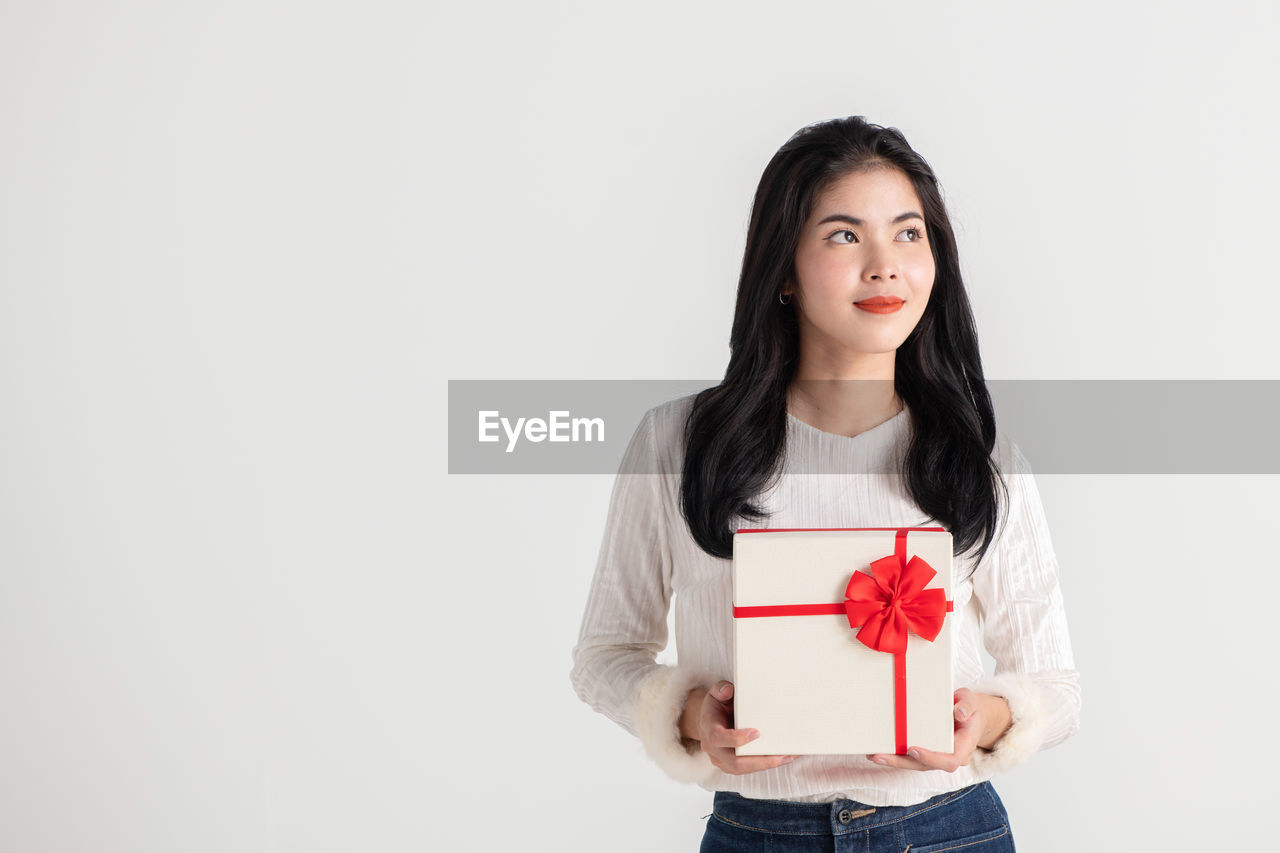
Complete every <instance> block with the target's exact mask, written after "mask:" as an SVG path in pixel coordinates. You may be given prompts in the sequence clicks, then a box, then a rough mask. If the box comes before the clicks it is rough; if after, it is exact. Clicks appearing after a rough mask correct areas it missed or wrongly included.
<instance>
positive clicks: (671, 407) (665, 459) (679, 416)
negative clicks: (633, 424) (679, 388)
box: [644, 391, 701, 473]
mask: <svg viewBox="0 0 1280 853" xmlns="http://www.w3.org/2000/svg"><path fill="white" fill-rule="evenodd" d="M699 393H701V392H699V391H695V392H693V393H692V394H685V395H684V396H681V397H676V398H674V399H671V400H667V401H666V402H663V403H659V404H658V405H656V406H653V407H651V408H650V409H649V410H648V411H646V412H645V414H644V419H645V420H646V421H648V422H649V424H650V427H651V429H652V430H653V432H652V441H653V444H654V448H655V450H656V452H657V454H658V460H659V464H660V467H661V468H662V469H663V470H664V471H666V472H669V473H670V472H676V471H679V470H680V469H681V467H682V464H683V460H684V428H685V423H686V421H688V419H689V412H690V411H692V409H693V401H694V399H695V398H696V397H697V396H698V394H699Z"/></svg>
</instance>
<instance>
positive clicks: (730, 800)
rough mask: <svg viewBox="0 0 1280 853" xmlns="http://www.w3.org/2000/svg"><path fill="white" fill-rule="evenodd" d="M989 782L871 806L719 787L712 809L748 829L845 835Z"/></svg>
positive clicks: (937, 804)
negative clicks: (917, 800)
mask: <svg viewBox="0 0 1280 853" xmlns="http://www.w3.org/2000/svg"><path fill="white" fill-rule="evenodd" d="M988 784H990V783H989V782H979V783H977V784H974V785H970V786H968V787H967V788H960V789H959V790H956V791H948V792H947V793H945V794H938V795H937V796H936V797H930V798H929V799H927V800H925V801H924V802H922V803H916V804H914V805H910V806H869V805H867V804H866V803H859V802H857V801H856V800H843V799H841V800H833V801H832V802H830V803H805V802H796V801H793V800H759V799H755V798H754V797H744V796H742V795H741V794H738V793H736V792H734V791H716V792H715V797H714V798H713V800H712V809H713V810H714V813H715V814H716V816H717V817H719V818H720V819H721V820H726V821H729V822H730V823H736V824H738V825H739V826H743V827H746V828H747V829H756V830H761V831H764V832H785V833H791V834H795V835H809V834H813V835H830V834H833V833H834V834H835V835H842V834H844V833H847V832H859V831H866V830H867V829H870V828H871V827H873V826H881V825H884V824H889V823H896V822H898V821H901V820H908V819H910V818H912V817H915V816H916V815H919V814H923V813H924V812H927V811H929V810H931V809H936V808H938V807H940V806H945V805H949V804H950V803H954V802H955V801H956V800H959V799H960V798H962V797H965V796H968V795H969V794H971V793H973V792H974V791H977V790H978V789H979V788H981V787H982V786H984V785H988Z"/></svg>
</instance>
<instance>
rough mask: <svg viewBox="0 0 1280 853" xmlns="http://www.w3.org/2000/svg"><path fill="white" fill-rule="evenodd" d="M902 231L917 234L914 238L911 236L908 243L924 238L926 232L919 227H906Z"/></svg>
mask: <svg viewBox="0 0 1280 853" xmlns="http://www.w3.org/2000/svg"><path fill="white" fill-rule="evenodd" d="M902 233H903V234H907V233H911V234H915V237H913V238H911V239H910V240H908V241H907V242H908V243H915V242H916V241H918V240H923V239H924V232H923V231H921V230H920V229H919V228H907V229H904V230H903V232H902Z"/></svg>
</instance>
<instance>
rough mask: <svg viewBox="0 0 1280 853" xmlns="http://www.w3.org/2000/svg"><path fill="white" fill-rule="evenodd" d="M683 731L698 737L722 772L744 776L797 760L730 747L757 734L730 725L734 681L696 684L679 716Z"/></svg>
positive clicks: (790, 757) (747, 740) (704, 750)
mask: <svg viewBox="0 0 1280 853" xmlns="http://www.w3.org/2000/svg"><path fill="white" fill-rule="evenodd" d="M680 723H681V725H680V728H681V732H682V733H687V734H688V736H690V737H692V738H694V739H695V740H698V741H700V742H701V744H702V751H703V752H705V753H706V754H707V755H708V756H710V757H711V763H712V764H714V765H715V766H716V767H719V768H720V769H721V770H722V771H724V772H725V773H732V774H734V775H743V774H745V773H756V772H758V771H760V770H771V769H773V768H774V767H779V766H781V765H783V764H790V763H791V762H793V761H795V760H796V757H797V756H794V755H737V754H736V753H734V751H733V749H734V747H736V746H742V745H743V744H745V743H750V742H751V741H753V740H755V739H756V738H758V737H760V732H759V731H757V730H756V729H735V728H733V682H730V681H721V682H718V683H717V684H716V685H715V686H714V687H712V688H711V689H710V690H707V689H705V688H702V687H699V688H696V689H694V690H690V691H689V694H688V695H687V696H686V697H685V707H684V712H683V713H682V714H681V717H680Z"/></svg>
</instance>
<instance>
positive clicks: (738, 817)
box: [701, 782, 1014, 853]
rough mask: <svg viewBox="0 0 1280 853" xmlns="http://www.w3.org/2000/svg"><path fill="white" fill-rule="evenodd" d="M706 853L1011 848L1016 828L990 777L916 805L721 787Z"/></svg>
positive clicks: (991, 852)
mask: <svg viewBox="0 0 1280 853" xmlns="http://www.w3.org/2000/svg"><path fill="white" fill-rule="evenodd" d="M713 808H714V811H712V813H711V816H710V818H709V819H708V820H707V829H706V832H705V833H704V834H703V836H702V847H701V853H722V851H741V850H760V851H765V850H768V851H772V853H810V852H811V851H819V850H824V851H831V853H835V851H850V853H851V851H855V850H856V851H859V853H903V851H908V853H941V851H943V850H957V851H960V853H997V851H999V853H1005V851H1013V849H1014V847H1013V832H1012V831H1011V830H1010V829H1009V815H1008V813H1007V812H1006V811H1005V810H1004V803H1002V802H1000V797H999V796H998V795H997V794H996V791H995V788H993V787H991V783H990V782H980V783H978V784H976V785H970V786H969V787H967V788H961V789H960V790H958V791H952V792H950V793H947V794H939V795H938V796H936V797H933V798H932V799H928V800H925V801H924V802H923V803H916V804H915V805H913V806H868V805H865V804H864V803H858V802H854V801H853V800H836V801H835V802H832V803H796V802H790V801H787V800H757V799H750V798H748V797H744V796H742V795H741V794H735V793H733V792H731V791H716V793H715V798H714V800H713Z"/></svg>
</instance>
